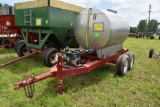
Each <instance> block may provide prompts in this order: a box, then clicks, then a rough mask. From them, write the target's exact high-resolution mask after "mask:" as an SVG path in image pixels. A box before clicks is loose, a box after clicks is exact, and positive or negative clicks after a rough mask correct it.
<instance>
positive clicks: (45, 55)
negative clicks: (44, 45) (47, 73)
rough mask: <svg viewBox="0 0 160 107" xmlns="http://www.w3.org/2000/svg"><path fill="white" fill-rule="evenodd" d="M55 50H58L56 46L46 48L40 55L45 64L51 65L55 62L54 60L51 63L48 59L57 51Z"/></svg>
mask: <svg viewBox="0 0 160 107" xmlns="http://www.w3.org/2000/svg"><path fill="white" fill-rule="evenodd" d="M57 52H58V50H57V49H56V48H48V49H46V50H45V51H44V53H43V56H42V60H43V63H44V65H45V66H47V67H52V66H54V65H55V64H56V62H55V63H52V62H51V61H50V57H51V55H52V54H54V53H57Z"/></svg>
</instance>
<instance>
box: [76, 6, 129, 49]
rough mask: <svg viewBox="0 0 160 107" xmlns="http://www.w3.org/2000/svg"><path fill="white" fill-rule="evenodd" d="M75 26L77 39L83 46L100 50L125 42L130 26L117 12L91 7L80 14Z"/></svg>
mask: <svg viewBox="0 0 160 107" xmlns="http://www.w3.org/2000/svg"><path fill="white" fill-rule="evenodd" d="M74 28H75V29H74V30H75V37H76V40H77V42H78V43H79V45H80V46H81V47H82V48H84V49H94V50H99V49H102V48H105V47H110V46H113V45H116V44H121V43H123V42H124V41H125V40H126V39H127V37H128V34H129V29H130V26H129V23H128V22H127V21H126V20H125V19H124V18H122V17H120V16H119V15H117V14H114V13H110V12H107V11H101V10H99V9H96V8H91V9H86V10H84V11H82V12H81V13H80V14H79V15H78V17H77V18H76V20H75V23H74Z"/></svg>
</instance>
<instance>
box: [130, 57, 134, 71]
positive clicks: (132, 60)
mask: <svg viewBox="0 0 160 107" xmlns="http://www.w3.org/2000/svg"><path fill="white" fill-rule="evenodd" d="M133 63H134V59H133V56H132V59H131V65H130V66H131V68H132V67H133Z"/></svg>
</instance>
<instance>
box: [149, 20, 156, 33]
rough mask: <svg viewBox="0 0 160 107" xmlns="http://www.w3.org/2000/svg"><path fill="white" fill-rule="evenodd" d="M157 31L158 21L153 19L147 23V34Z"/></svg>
mask: <svg viewBox="0 0 160 107" xmlns="http://www.w3.org/2000/svg"><path fill="white" fill-rule="evenodd" d="M157 29H158V21H157V20H155V19H152V20H151V21H149V23H148V32H154V33H155V32H156V31H157Z"/></svg>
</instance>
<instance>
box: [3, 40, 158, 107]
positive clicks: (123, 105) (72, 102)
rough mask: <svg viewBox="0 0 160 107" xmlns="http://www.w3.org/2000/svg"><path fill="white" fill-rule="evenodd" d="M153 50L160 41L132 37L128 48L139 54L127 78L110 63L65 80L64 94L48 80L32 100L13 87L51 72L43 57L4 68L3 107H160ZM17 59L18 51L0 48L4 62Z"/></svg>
mask: <svg viewBox="0 0 160 107" xmlns="http://www.w3.org/2000/svg"><path fill="white" fill-rule="evenodd" d="M150 47H154V48H155V51H157V52H159V51H160V40H158V39H157V38H156V39H154V40H151V39H146V38H144V39H142V38H140V39H136V38H128V39H127V40H126V41H125V43H124V48H128V49H129V50H130V51H132V52H134V54H135V64H134V67H133V69H132V70H131V71H130V72H128V73H127V75H126V76H124V77H118V76H115V75H114V73H115V71H116V67H115V65H113V64H106V65H105V66H102V67H101V68H98V69H96V70H94V71H92V72H90V73H88V74H83V75H76V76H69V77H65V78H64V82H63V86H64V88H65V94H64V95H58V94H57V93H56V91H57V82H56V79H54V78H48V79H46V80H44V81H41V82H38V83H36V84H35V94H34V97H33V98H32V99H28V98H26V97H25V94H24V91H23V89H20V90H17V91H14V90H13V84H14V83H16V82H19V81H21V80H22V79H23V75H24V74H29V75H31V74H34V75H39V74H42V73H44V72H47V71H49V69H50V68H47V67H45V66H44V65H43V63H42V60H41V55H37V56H34V57H32V58H29V59H26V60H23V61H20V62H17V63H14V64H12V65H9V66H7V67H3V68H0V104H1V105H0V106H1V107H160V59H158V58H157V57H156V56H154V57H153V58H152V59H149V58H148V53H149V49H150ZM16 57H17V54H16V53H15V51H14V49H0V63H4V62H6V61H9V60H12V59H14V58H16Z"/></svg>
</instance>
